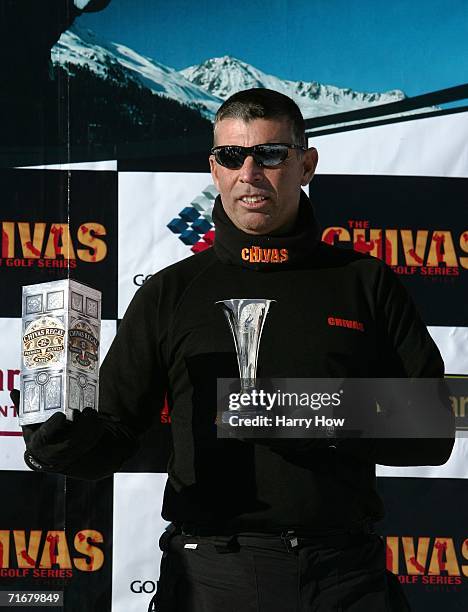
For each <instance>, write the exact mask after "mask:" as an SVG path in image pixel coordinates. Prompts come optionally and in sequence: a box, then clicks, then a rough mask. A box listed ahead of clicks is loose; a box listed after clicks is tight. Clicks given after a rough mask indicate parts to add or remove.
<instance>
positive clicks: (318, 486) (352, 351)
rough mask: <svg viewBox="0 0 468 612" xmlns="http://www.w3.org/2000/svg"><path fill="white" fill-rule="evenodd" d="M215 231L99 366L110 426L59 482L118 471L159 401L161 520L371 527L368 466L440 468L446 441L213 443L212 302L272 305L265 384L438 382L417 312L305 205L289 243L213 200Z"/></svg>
mask: <svg viewBox="0 0 468 612" xmlns="http://www.w3.org/2000/svg"><path fill="white" fill-rule="evenodd" d="M213 219H214V223H215V226H216V238H215V244H214V248H212V249H208V250H206V251H204V252H202V253H200V254H197V255H194V256H192V257H189V258H188V259H185V260H183V261H181V262H179V263H177V264H175V265H172V266H170V267H168V268H166V269H164V270H162V271H160V272H158V273H157V274H155V275H154V276H153V277H152V278H151V279H150V280H148V281H147V282H146V283H145V284H144V285H143V287H141V289H139V290H138V292H137V293H136V294H135V296H134V298H133V300H132V302H131V304H130V306H129V308H128V310H127V313H126V314H125V317H124V319H123V320H122V323H121V325H120V327H119V330H118V333H117V336H116V338H115V339H114V342H113V344H112V346H111V348H110V350H109V352H108V354H107V357H106V359H105V360H104V363H103V364H102V367H101V379H100V411H101V415H102V416H103V418H104V419H105V421H106V422H107V424H108V427H107V429H106V431H105V433H104V434H103V437H102V439H101V441H100V444H99V449H96V452H95V453H94V455H92V454H90V455H89V456H88V457H87V458H83V461H81V462H80V465H74V466H68V467H67V469H66V471H67V472H68V473H69V474H72V475H75V476H79V477H97V476H103V475H105V474H106V473H109V472H111V471H112V470H115V469H118V467H119V465H120V464H121V462H122V461H123V460H124V459H125V458H126V456H127V454H128V452H130V451H129V449H130V448H132V441H133V439H134V438H136V436H137V434H138V433H140V432H142V431H143V430H144V429H145V428H147V427H148V426H149V424H150V423H151V422H152V421H153V420H154V419H156V420H158V419H159V412H160V409H161V407H162V405H163V401H164V396H165V394H166V392H167V398H168V403H169V407H170V412H171V430H172V439H173V450H172V454H171V457H170V461H169V465H168V474H169V478H168V482H167V486H166V491H165V497H164V503H163V510H162V515H163V517H164V518H165V519H168V520H172V521H182V522H189V523H192V524H197V525H201V526H210V527H211V528H213V526H216V525H219V526H223V527H226V526H228V527H230V528H238V529H240V530H244V531H246V530H249V529H250V530H254V531H259V530H266V531H274V530H281V529H284V528H303V529H311V528H313V529H317V528H318V527H336V526H345V525H349V524H352V523H358V522H360V521H362V520H367V519H378V518H380V517H381V516H382V514H383V509H382V504H381V501H380V498H379V496H378V494H377V492H376V489H375V462H376V461H377V462H380V463H389V464H394V465H407V464H438V463H443V462H444V461H446V459H447V458H448V456H449V454H450V450H451V445H452V441H451V440H440V441H437V440H428V441H426V440H420V441H417V442H414V441H412V440H409V441H401V440H394V441H375V442H371V441H357V442H355V443H354V444H351V443H349V444H347V443H346V441H343V442H342V443H340V444H339V445H338V448H337V449H333V448H327V447H326V445H324V444H323V443H320V442H317V441H315V442H313V441H307V440H306V441H304V440H288V441H284V440H283V441H277V442H276V443H275V442H274V441H271V443H264V442H262V443H261V444H260V443H258V441H257V442H253V441H249V440H246V441H240V440H236V439H218V438H217V436H216V427H215V425H214V421H215V416H216V380H217V378H222V377H224V378H228V377H232V378H235V377H238V375H239V374H238V366H237V360H236V356H235V352H234V344H233V339H232V336H231V332H230V330H229V328H228V325H227V323H226V320H225V318H224V315H223V313H222V311H221V309H220V308H219V306H215V302H216V301H218V300H223V299H229V298H268V299H274V300H276V304H275V308H274V309H272V310H271V312H270V313H269V314H268V317H267V320H266V323H265V327H264V330H263V335H262V339H261V343H260V350H259V357H258V371H257V374H258V376H259V377H262V376H264V377H274V378H275V377H276V378H285V377H300V378H307V377H317V378H319V377H322V378H327V377H440V376H442V375H443V362H442V360H441V358H440V355H439V352H438V350H437V348H436V346H435V345H434V343H433V341H432V340H431V338H430V336H429V335H428V333H427V331H426V328H425V326H424V324H423V323H422V321H421V320H420V318H419V316H418V314H417V312H416V311H415V309H414V306H413V304H412V302H411V301H410V299H409V297H408V295H407V294H406V292H405V290H404V289H403V287H402V286H401V284H400V283H399V281H398V280H397V278H396V277H395V275H394V274H393V272H392V271H391V270H389V269H388V268H387V267H386V266H385V264H384V263H382V262H381V261H380V260H378V259H375V258H372V257H368V256H363V255H360V254H357V253H355V252H353V251H344V250H342V249H338V248H335V247H331V246H328V245H326V244H324V243H321V242H320V241H319V231H318V227H317V223H316V221H315V218H314V214H313V211H312V206H311V204H310V202H309V200H308V198H307V197H306V196H305V194H302V195H301V200H300V207H299V213H298V218H297V222H296V225H295V228H294V230H293V231H292V232H291V233H290V234H289V235H287V236H252V235H248V234H245V233H243V232H242V231H240V230H239V229H237V228H236V227H235V226H234V225H233V224H232V223H231V221H230V220H229V218H228V217H227V215H226V213H225V212H224V209H223V207H222V204H221V201H220V199H219V198H218V199H217V201H216V203H215V207H214V211H213ZM337 321H341V322H343V321H348V322H349V321H350V322H355V323H358V325H354V326H347V325H346V324H345V323H340V322H338V323H337Z"/></svg>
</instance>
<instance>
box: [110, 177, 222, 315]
mask: <svg viewBox="0 0 468 612" xmlns="http://www.w3.org/2000/svg"><path fill="white" fill-rule="evenodd" d="M207 188H208V189H209V190H211V191H209V192H208V195H206V194H204V192H206V190H207ZM213 190H214V187H213V185H212V180H211V175H210V174H203V173H201V174H197V173H178V172H156V173H151V172H121V173H119V225H118V226H119V304H118V316H119V318H122V317H123V315H124V313H125V310H126V309H127V306H128V304H129V302H130V300H131V299H132V297H133V294H134V293H135V291H136V290H137V289H138V287H139V286H140V285H142V284H143V282H144V280H145V279H146V278H147V277H148V275H151V274H154V273H155V272H157V271H158V270H162V269H163V268H166V267H167V266H169V265H171V264H173V263H175V262H177V261H179V260H181V259H184V258H185V257H188V256H190V255H192V254H193V251H192V250H191V245H190V243H184V242H183V241H182V240H181V239H180V237H179V235H180V234H178V233H176V232H175V231H172V230H171V229H169V227H168V224H170V223H171V221H175V220H179V224H180V227H179V229H180V230H183V229H184V228H185V227H187V228H188V229H189V226H190V225H191V217H190V214H191V212H193V211H196V210H197V208H198V211H199V212H198V214H199V219H200V220H201V221H203V218H204V217H203V212H204V210H206V209H208V208H210V206H211V205H212V201H213V199H214V195H215V194H214V191H213ZM194 201H195V206H194ZM186 208H188V209H189V211H187V212H188V218H187V219H185V220H184V219H183V218H181V217H180V213H181V212H182V213H183V211H184V209H186ZM209 212H210V215H209V220H207V224H210V220H211V210H210V211H209ZM183 216H184V215H183ZM176 225H177V222H176ZM174 229H177V228H176V227H174ZM200 233H201V234H202V232H200Z"/></svg>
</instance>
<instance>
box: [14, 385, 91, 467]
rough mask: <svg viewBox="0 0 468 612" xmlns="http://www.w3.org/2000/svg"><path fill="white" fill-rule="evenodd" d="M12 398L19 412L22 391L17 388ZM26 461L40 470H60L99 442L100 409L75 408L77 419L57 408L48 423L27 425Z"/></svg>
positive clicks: (24, 432) (25, 433) (25, 431)
mask: <svg viewBox="0 0 468 612" xmlns="http://www.w3.org/2000/svg"><path fill="white" fill-rule="evenodd" d="M10 397H11V400H12V402H13V404H14V405H15V408H16V410H17V412H18V410H19V403H20V392H19V391H18V389H13V391H12V392H11V393H10ZM22 429H23V435H24V441H25V443H26V452H25V454H24V460H25V462H26V464H27V465H28V466H29V467H30V468H31V469H33V470H36V471H41V470H43V471H46V472H47V471H50V472H60V471H61V470H62V469H66V467H67V466H68V465H70V464H72V463H74V462H76V461H78V460H79V459H81V458H82V457H83V456H84V455H85V454H86V453H87V452H88V451H89V450H91V449H92V448H93V447H94V446H95V445H96V444H97V442H98V440H99V438H100V437H101V436H102V434H103V427H102V423H101V421H100V419H99V417H98V415H97V412H96V411H95V410H93V409H92V408H85V409H84V410H83V412H80V411H78V410H75V411H74V414H73V421H68V420H67V419H66V417H65V415H64V414H63V413H61V412H56V413H55V414H53V415H52V416H51V417H50V418H49V419H48V420H47V421H45V422H44V423H39V424H35V425H23V426H22Z"/></svg>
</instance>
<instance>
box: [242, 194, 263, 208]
mask: <svg viewBox="0 0 468 612" xmlns="http://www.w3.org/2000/svg"><path fill="white" fill-rule="evenodd" d="M239 199H240V201H241V202H242V203H243V204H246V205H247V206H248V207H249V208H259V207H261V206H262V205H263V204H264V203H265V202H266V201H267V200H268V198H267V197H266V196H263V195H253V196H242V197H241V198H239Z"/></svg>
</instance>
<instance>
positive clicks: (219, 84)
mask: <svg viewBox="0 0 468 612" xmlns="http://www.w3.org/2000/svg"><path fill="white" fill-rule="evenodd" d="M51 57H52V62H53V63H54V64H58V65H60V66H61V67H63V68H65V69H66V70H68V71H72V68H71V67H70V65H71V66H73V65H76V66H80V67H87V68H88V69H89V70H91V71H92V72H93V73H94V74H96V75H97V76H99V77H102V78H103V79H111V80H112V79H114V80H115V81H116V82H117V81H118V82H121V81H122V79H123V80H124V82H125V81H133V82H135V83H137V84H138V85H140V86H142V87H145V88H147V89H149V90H150V91H152V92H153V93H155V94H157V95H159V96H163V97H166V98H171V99H173V100H176V101H177V102H180V103H182V104H186V105H187V106H190V107H191V108H194V109H196V110H198V111H199V112H200V113H201V114H202V115H203V116H204V117H206V118H208V119H210V120H213V118H214V115H215V113H216V111H217V109H218V108H219V106H220V105H221V104H222V102H223V100H225V99H226V98H228V97H229V96H230V95H231V94H233V93H234V92H236V91H239V90H241V89H247V88H249V87H268V88H270V89H275V90H277V91H280V92H282V93H285V94H286V95H288V96H290V97H291V98H293V99H294V100H295V101H296V102H297V104H298V105H299V107H300V109H301V111H302V113H303V115H304V117H305V118H306V119H308V118H311V117H317V116H320V115H330V114H334V113H338V112H344V111H349V110H355V109H357V108H364V107H367V106H375V105H378V104H385V103H387V102H396V101H398V100H402V99H403V98H405V97H406V96H405V94H404V93H403V92H402V91H401V90H398V89H395V90H392V91H387V92H384V93H363V92H357V91H353V90H352V89H349V88H347V89H345V88H340V87H335V86H334V85H323V84H321V83H318V82H317V81H310V82H305V81H289V80H285V79H280V78H278V77H276V76H274V75H270V74H266V73H264V72H262V71H261V70H258V69H257V68H255V67H254V66H251V65H250V64H247V63H246V62H243V61H241V60H239V59H236V58H234V57H230V56H224V57H218V58H212V59H208V60H206V61H205V62H203V63H202V64H200V65H197V66H190V67H188V68H185V69H183V70H180V71H177V70H174V69H173V68H170V67H168V66H164V65H163V64H161V63H159V62H157V61H156V60H154V59H152V58H149V57H145V56H143V55H140V54H139V53H137V52H136V51H134V50H133V49H130V48H129V47H126V46H124V45H121V44H118V43H113V42H108V41H105V40H102V39H100V38H99V37H98V36H97V35H96V34H95V33H94V32H92V31H91V30H89V29H85V28H82V27H80V26H78V25H76V24H75V25H73V26H72V27H71V28H70V29H69V30H67V31H66V32H64V33H63V34H62V36H61V37H60V40H59V41H58V42H57V44H56V45H55V46H54V47H53V48H52V52H51ZM116 68H117V69H118V70H115V69H116Z"/></svg>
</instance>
